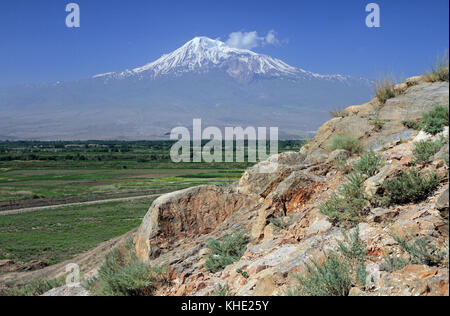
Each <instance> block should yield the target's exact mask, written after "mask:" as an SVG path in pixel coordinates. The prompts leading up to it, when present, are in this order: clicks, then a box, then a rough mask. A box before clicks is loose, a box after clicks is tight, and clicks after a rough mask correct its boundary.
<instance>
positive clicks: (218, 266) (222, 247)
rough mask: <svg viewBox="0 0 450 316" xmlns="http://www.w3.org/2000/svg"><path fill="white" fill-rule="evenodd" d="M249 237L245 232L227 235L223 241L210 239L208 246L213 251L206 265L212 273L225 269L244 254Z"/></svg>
mask: <svg viewBox="0 0 450 316" xmlns="http://www.w3.org/2000/svg"><path fill="white" fill-rule="evenodd" d="M248 241H249V238H248V237H247V236H246V235H245V234H244V233H243V232H237V233H234V234H233V235H226V236H224V237H223V238H222V240H221V241H218V240H215V239H210V240H208V243H207V247H208V248H209V249H211V250H212V251H213V253H212V254H209V255H208V257H207V259H206V263H205V267H206V269H208V270H209V271H210V272H212V273H216V272H219V271H222V270H223V269H225V267H226V266H228V265H230V264H233V263H234V262H236V261H239V259H240V258H241V257H242V256H243V255H244V253H245V249H246V247H247V244H248Z"/></svg>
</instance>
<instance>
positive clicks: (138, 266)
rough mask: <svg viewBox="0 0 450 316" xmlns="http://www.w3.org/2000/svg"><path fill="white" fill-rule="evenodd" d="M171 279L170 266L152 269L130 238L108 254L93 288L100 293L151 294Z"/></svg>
mask: <svg viewBox="0 0 450 316" xmlns="http://www.w3.org/2000/svg"><path fill="white" fill-rule="evenodd" d="M168 283H169V280H168V278H167V269H166V268H156V269H152V268H150V267H149V266H148V265H146V264H144V263H143V262H141V261H140V260H139V259H138V257H137V255H136V252H135V249H134V247H133V243H132V241H131V240H130V241H128V242H127V244H126V245H125V246H124V247H122V248H116V249H114V250H112V251H111V252H110V253H109V254H107V255H106V258H105V261H104V263H103V264H102V265H101V266H100V268H99V270H98V278H97V279H96V280H94V281H93V282H91V283H90V284H89V290H90V291H91V292H92V293H93V294H94V295H100V296H151V295H153V292H154V291H155V290H156V289H157V288H158V287H161V286H163V285H165V284H168Z"/></svg>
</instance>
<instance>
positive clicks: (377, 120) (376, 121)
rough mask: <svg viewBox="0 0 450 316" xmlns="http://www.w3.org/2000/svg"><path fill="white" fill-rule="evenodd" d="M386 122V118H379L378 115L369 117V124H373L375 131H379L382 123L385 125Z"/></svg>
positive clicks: (382, 125)
mask: <svg viewBox="0 0 450 316" xmlns="http://www.w3.org/2000/svg"><path fill="white" fill-rule="evenodd" d="M386 122H387V121H386V120H382V119H380V117H379V116H378V115H377V116H375V117H373V118H370V119H369V124H370V125H372V126H374V127H375V130H376V131H380V130H381V129H383V127H384V125H386Z"/></svg>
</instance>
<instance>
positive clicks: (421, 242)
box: [392, 235, 448, 266]
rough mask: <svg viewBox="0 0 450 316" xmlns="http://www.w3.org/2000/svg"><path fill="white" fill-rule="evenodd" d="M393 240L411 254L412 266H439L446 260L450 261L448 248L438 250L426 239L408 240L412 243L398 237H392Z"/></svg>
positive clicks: (414, 238)
mask: <svg viewBox="0 0 450 316" xmlns="http://www.w3.org/2000/svg"><path fill="white" fill-rule="evenodd" d="M392 238H394V240H395V241H396V242H397V243H398V244H399V245H400V247H401V248H402V249H403V250H404V251H406V252H407V253H408V254H409V257H410V259H409V263H411V264H422V265H427V266H437V265H440V264H441V263H442V262H444V261H445V260H448V247H447V249H444V250H438V249H437V247H436V246H435V245H433V244H432V243H431V242H430V241H429V240H427V239H426V238H416V237H410V238H408V239H411V241H408V240H407V239H406V238H404V237H401V236H398V235H392Z"/></svg>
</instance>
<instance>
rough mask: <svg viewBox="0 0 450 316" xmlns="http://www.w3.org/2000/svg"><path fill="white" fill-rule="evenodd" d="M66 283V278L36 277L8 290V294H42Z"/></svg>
mask: <svg viewBox="0 0 450 316" xmlns="http://www.w3.org/2000/svg"><path fill="white" fill-rule="evenodd" d="M64 284H65V279H64V278H59V279H52V280H48V281H47V280H42V279H36V280H33V281H32V282H31V283H29V284H27V285H24V286H19V287H15V288H12V289H10V290H9V291H8V292H7V295H8V296H40V295H42V294H44V293H46V292H48V291H50V290H51V289H54V288H57V287H60V286H63V285H64Z"/></svg>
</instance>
